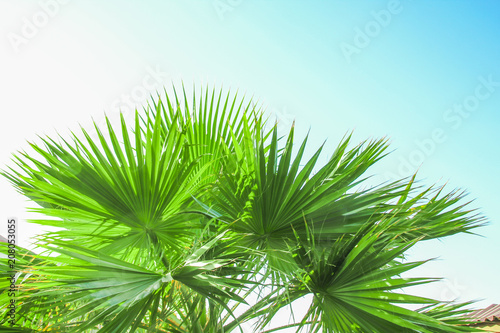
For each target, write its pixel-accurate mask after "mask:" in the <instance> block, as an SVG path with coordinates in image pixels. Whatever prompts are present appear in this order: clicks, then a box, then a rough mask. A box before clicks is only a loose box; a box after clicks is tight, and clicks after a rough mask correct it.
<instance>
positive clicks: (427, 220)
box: [0, 89, 483, 333]
mask: <svg viewBox="0 0 500 333" xmlns="http://www.w3.org/2000/svg"><path fill="white" fill-rule="evenodd" d="M182 92H183V101H182V100H181V99H179V98H178V96H177V94H176V93H175V92H174V98H171V97H169V96H168V95H167V94H165V95H164V96H163V97H160V96H159V97H158V98H157V99H156V100H153V101H152V103H151V105H149V106H148V107H147V108H145V110H144V111H143V112H136V114H135V121H134V124H133V126H132V127H129V125H127V124H126V122H125V119H124V118H123V117H121V124H120V126H119V127H118V128H113V126H112V124H111V123H110V122H109V121H107V128H106V129H100V128H98V127H97V126H96V127H95V130H96V132H97V138H98V140H97V141H98V142H97V143H96V142H94V140H93V138H92V136H91V135H90V134H89V133H88V132H87V131H86V130H85V129H82V134H78V135H77V134H74V133H73V134H72V137H71V140H70V141H67V140H66V139H64V138H63V137H60V138H59V139H58V140H56V139H51V138H41V144H35V143H30V146H31V147H32V149H33V150H34V152H35V153H25V152H22V153H19V154H17V155H15V158H14V161H15V163H16V165H17V166H15V167H14V166H13V167H11V168H9V170H8V171H4V172H3V175H4V176H5V177H7V178H8V179H9V180H10V182H11V183H12V184H13V185H14V186H15V187H16V188H17V190H18V191H19V192H20V193H22V194H23V195H25V196H26V197H28V198H29V199H30V200H32V202H33V203H36V204H37V207H34V208H33V209H32V210H33V211H35V212H38V213H40V214H41V215H42V216H44V217H43V218H40V219H37V220H32V221H31V222H33V223H37V224H40V225H48V226H54V227H58V228H59V229H58V231H55V232H50V233H45V234H43V235H40V236H38V237H37V239H36V243H37V244H38V246H39V248H38V250H36V252H37V253H34V252H30V251H28V250H25V249H22V248H19V247H17V251H18V253H17V262H16V267H15V269H16V272H17V275H16V277H15V281H16V284H17V286H18V287H19V290H18V291H17V294H16V305H17V308H16V317H15V318H16V319H15V320H16V325H15V326H14V327H13V328H11V326H10V324H9V323H8V317H7V316H6V314H7V312H8V307H7V304H9V302H10V296H9V295H8V289H9V283H10V281H9V280H8V279H6V277H9V276H10V271H11V269H10V268H9V267H8V266H7V263H6V262H5V261H4V260H3V261H2V263H1V264H0V269H1V270H0V273H1V280H0V290H1V292H2V293H1V294H0V304H6V305H5V306H3V308H2V311H3V312H4V315H2V317H1V318H0V324H2V327H0V331H5V332H7V331H11V332H45V331H52V332H93V331H95V330H98V331H99V332H174V333H184V332H185V333H187V332H189V333H191V332H200V333H201V332H214V333H215V332H233V331H242V329H241V325H242V324H244V323H253V324H254V325H255V326H254V330H255V331H264V330H266V329H267V331H266V332H275V331H279V330H282V329H285V328H295V329H297V330H303V331H310V332H319V331H322V332H461V331H463V332H469V331H471V329H470V328H468V327H464V326H463V325H464V324H466V322H465V321H464V319H463V318H462V317H461V316H462V315H463V314H464V310H461V309H462V305H453V304H449V305H444V304H441V303H439V301H437V300H432V299H427V298H422V297H418V296H413V295H409V294H407V293H405V292H403V291H401V289H402V288H406V287H410V286H414V285H418V284H424V283H430V282H433V281H434V280H435V279H429V278H403V277H402V275H403V274H404V273H406V272H408V271H409V270H411V269H413V268H415V267H417V266H419V265H422V264H423V263H424V262H406V261H405V260H404V253H405V251H407V250H408V249H409V248H410V247H412V246H413V245H414V244H415V243H417V242H419V241H422V240H425V239H432V238H439V237H444V236H449V235H453V234H456V233H459V232H469V230H471V229H473V228H475V227H478V226H480V225H481V224H482V223H483V218H482V217H480V216H478V215H475V214H474V213H473V212H472V211H470V210H468V209H466V206H467V205H468V204H467V203H463V199H462V197H463V193H462V192H458V191H453V192H451V193H444V192H443V191H444V190H443V189H442V188H439V189H434V188H433V187H431V188H425V189H422V188H419V187H417V186H416V185H415V182H414V178H415V177H413V178H411V179H402V180H399V181H396V182H392V183H387V184H382V185H380V186H377V187H374V188H370V189H361V188H362V187H361V185H362V184H363V181H364V180H365V179H366V178H365V176H364V175H365V173H366V171H367V170H368V168H369V167H370V166H372V165H373V164H374V163H376V162H377V161H378V160H379V159H380V158H382V157H384V155H385V151H386V149H387V142H386V140H373V141H365V142H361V143H360V144H358V145H356V146H354V147H353V148H349V147H350V143H351V140H352V138H351V136H347V137H345V138H344V139H343V140H342V141H341V143H340V144H339V145H338V147H337V149H336V150H335V151H334V152H333V154H332V157H331V158H330V160H329V161H328V162H327V163H326V164H325V165H323V166H319V165H318V160H319V156H320V153H321V151H322V148H319V149H318V150H317V151H316V152H315V153H314V154H313V155H312V157H311V158H309V159H308V160H304V155H305V151H306V142H307V138H306V139H304V140H303V141H302V143H301V144H300V145H299V146H294V128H293V127H292V128H291V130H290V132H289V134H288V135H287V136H286V138H285V140H284V141H285V142H284V143H283V144H282V140H280V138H279V137H278V132H277V128H276V126H275V127H273V128H271V130H269V131H267V130H266V122H265V120H264V119H263V118H262V113H261V112H260V111H259V110H257V109H255V108H254V107H253V106H252V103H251V102H249V103H247V104H244V102H243V101H242V100H241V101H240V100H239V99H238V98H237V96H233V95H231V94H230V93H227V94H226V95H224V94H223V93H222V91H220V92H216V91H215V90H213V91H212V92H210V91H209V90H208V89H207V90H205V91H202V92H201V93H200V94H198V96H196V94H195V97H194V98H193V102H192V104H191V105H190V104H189V103H188V100H187V97H186V93H185V91H184V89H183V91H182ZM294 149H297V150H296V152H295V153H294ZM6 251H7V247H6V245H2V252H3V253H7V252H6ZM305 296H311V297H312V298H311V299H312V302H311V304H310V306H309V309H308V310H307V313H306V314H305V316H304V317H303V318H302V319H299V320H297V321H296V322H293V323H290V324H289V325H285V326H281V327H274V328H269V324H270V323H271V320H272V319H273V318H274V317H275V316H276V314H277V313H278V311H279V310H280V309H283V308H286V307H288V306H290V304H292V303H293V302H294V301H296V300H298V299H302V298H303V297H305ZM250 298H255V299H256V301H255V302H250V304H247V302H246V300H247V299H250ZM408 303H411V304H421V305H424V306H425V307H423V308H421V309H420V310H417V311H412V310H408V309H407V308H405V307H404V306H401V305H404V304H408ZM16 327H17V328H16Z"/></svg>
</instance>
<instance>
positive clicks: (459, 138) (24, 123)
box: [0, 0, 500, 307]
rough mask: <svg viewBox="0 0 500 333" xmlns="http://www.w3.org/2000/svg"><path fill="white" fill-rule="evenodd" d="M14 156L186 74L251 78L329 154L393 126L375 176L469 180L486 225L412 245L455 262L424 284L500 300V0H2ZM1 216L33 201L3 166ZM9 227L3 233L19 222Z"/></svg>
mask: <svg viewBox="0 0 500 333" xmlns="http://www.w3.org/2000/svg"><path fill="white" fill-rule="evenodd" d="M0 59H1V60H2V61H1V62H0V103H1V109H2V111H1V112H2V115H3V119H4V122H3V128H2V131H0V141H1V143H2V144H1V150H0V164H1V165H0V168H4V167H5V165H7V164H8V165H11V164H12V163H10V162H9V159H10V156H11V154H12V153H14V152H15V151H17V150H22V149H27V148H28V145H27V143H26V140H35V139H36V135H53V134H54V133H55V132H56V130H57V131H59V132H60V133H61V134H62V135H67V134H68V133H69V131H68V129H72V130H76V129H77V128H78V123H81V124H82V125H83V126H87V127H88V125H89V124H90V121H91V117H93V118H94V119H95V120H96V121H97V122H102V120H103V114H104V112H106V113H107V114H108V115H109V116H110V117H111V118H116V116H117V110H118V108H119V107H121V108H122V110H124V111H125V112H129V113H130V110H131V107H130V106H127V105H128V104H127V103H131V104H137V105H140V104H141V103H143V102H144V101H145V100H146V98H147V96H146V92H147V94H149V93H153V92H154V91H155V90H156V89H160V88H161V87H162V86H163V85H170V84H171V83H172V82H173V83H175V84H176V85H179V84H180V83H181V81H183V82H184V83H185V84H186V86H189V87H190V86H192V85H193V84H195V85H196V86H197V87H200V86H201V85H203V86H206V85H207V84H208V85H209V86H210V87H212V86H214V85H215V86H216V87H220V86H221V85H222V86H223V87H224V88H231V89H233V90H239V92H240V93H244V94H246V96H247V97H251V96H254V98H255V99H256V100H258V101H259V102H260V103H262V104H263V105H264V107H265V108H266V110H267V112H268V113H269V114H272V115H273V116H276V118H277V119H278V121H279V122H280V123H279V124H280V125H279V126H280V130H285V129H286V128H288V127H289V126H291V124H292V121H293V120H294V119H295V120H296V126H297V131H298V134H299V136H302V137H303V136H304V135H305V134H306V133H307V131H309V130H310V144H309V147H310V149H311V150H310V152H311V151H312V149H315V148H317V147H318V146H319V145H320V144H321V143H322V142H323V141H324V140H325V139H326V140H327V143H326V154H325V156H324V160H326V158H327V157H328V152H329V151H330V152H331V151H333V148H334V147H335V145H336V144H337V143H338V142H339V140H340V139H341V138H342V136H343V135H344V134H345V133H346V132H349V131H351V130H354V139H355V141H356V142H358V141H360V140H363V139H367V138H378V137H382V136H387V137H388V138H390V140H391V148H392V149H393V152H392V153H391V154H390V155H389V156H388V157H386V158H385V159H384V160H383V161H381V162H380V163H379V164H378V165H377V166H376V167H374V168H373V170H372V173H374V174H375V175H376V176H375V177H374V178H373V183H374V184H375V183H377V182H381V181H385V180H388V179H395V178H396V177H404V176H409V175H410V174H411V173H413V172H415V171H416V170H417V169H419V178H420V179H421V180H422V184H425V185H431V184H433V183H438V184H441V185H442V184H445V183H447V184H448V185H447V189H449V190H452V189H453V188H456V187H460V188H462V189H465V190H466V191H467V192H468V193H469V195H468V198H469V199H471V200H472V199H476V200H475V201H474V203H473V207H475V208H479V210H480V211H481V212H482V213H483V214H484V215H485V216H486V217H487V218H488V219H489V221H490V224H489V225H488V226H487V227H484V228H481V229H478V230H477V232H478V233H479V234H481V235H483V236H484V237H478V236H472V235H460V236H456V237H452V238H449V239H444V240H442V241H432V242H427V243H424V244H422V245H419V246H417V247H416V248H415V249H413V250H412V251H411V253H410V259H424V258H431V257H439V260H436V261H434V262H430V263H428V264H426V265H425V266H423V267H422V268H421V269H419V271H415V272H414V273H415V274H416V275H427V276H433V277H445V278H446V279H445V280H444V281H442V282H439V283H435V284H434V285H433V286H426V287H420V288H419V289H416V290H417V291H416V292H418V293H419V294H422V295H427V296H431V297H435V298H439V299H443V300H451V299H458V300H459V301H466V300H474V299H475V300H482V301H480V302H478V303H477V304H476V305H475V307H485V306H487V305H489V304H491V303H500V284H498V276H500V270H499V268H498V267H499V266H498V264H497V262H496V259H497V256H498V253H499V252H500V212H499V204H498V203H499V199H500V198H499V192H498V191H499V189H500V177H499V175H498V171H499V169H500V150H499V148H498V147H497V143H498V142H499V141H500V131H499V130H498V126H499V125H500V65H499V64H500V62H499V61H500V2H499V1H494V0H490V1H479V0H478V1H458V0H457V1H438V0H432V1H431V0H427V1H409V0H402V1H397V0H389V1H356V2H355V3H354V2H349V1H345V0H343V1H340V0H339V1H326V0H317V1H307V2H306V1H298V0H297V1H291V0H286V1H285V0H281V1H277V0H275V1H269V0H268V1H263V0H261V1H258V0H183V1H160V0H155V1H152V0H148V1H140V2H139V1H135V2H132V1H127V2H124V1H118V0H108V1H97V0H87V1H74V0H73V1H71V0H64V1H63V0H40V1H22V2H20V1H16V0H4V1H2V2H0ZM0 195H1V200H0V212H1V216H0V218H1V219H2V220H3V221H6V220H7V218H8V217H10V216H15V217H17V218H19V220H20V221H21V224H20V226H19V230H18V237H19V238H20V240H21V242H22V243H24V244H27V242H28V237H29V236H30V235H32V234H34V233H36V232H38V231H39V229H37V227H36V226H33V225H29V224H26V223H24V221H25V220H26V219H27V218H31V217H33V215H31V214H29V213H27V212H26V207H27V206H29V203H28V202H26V201H25V200H24V198H23V197H21V196H20V195H19V194H17V193H16V192H15V190H14V189H13V188H12V187H11V186H10V185H9V184H8V182H7V181H6V180H4V179H0ZM1 225H2V227H0V234H3V235H5V233H6V223H5V224H3V223H2V224H1Z"/></svg>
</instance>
